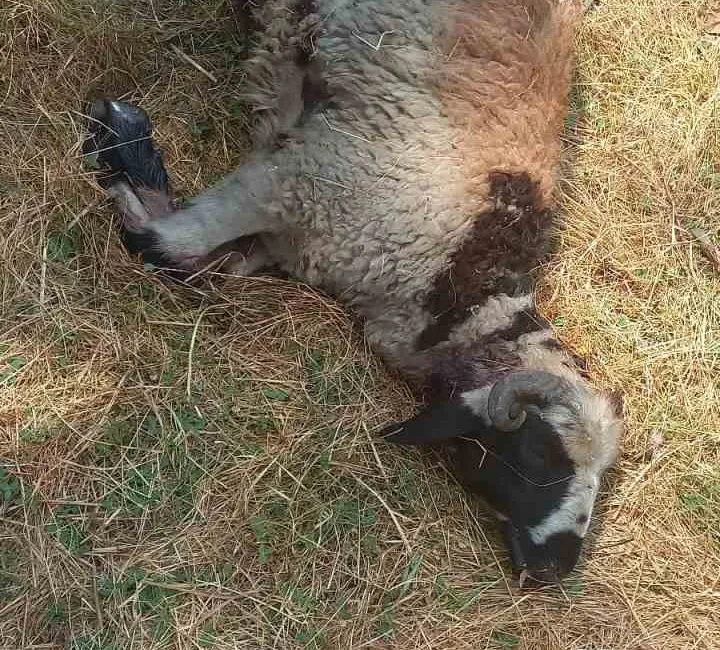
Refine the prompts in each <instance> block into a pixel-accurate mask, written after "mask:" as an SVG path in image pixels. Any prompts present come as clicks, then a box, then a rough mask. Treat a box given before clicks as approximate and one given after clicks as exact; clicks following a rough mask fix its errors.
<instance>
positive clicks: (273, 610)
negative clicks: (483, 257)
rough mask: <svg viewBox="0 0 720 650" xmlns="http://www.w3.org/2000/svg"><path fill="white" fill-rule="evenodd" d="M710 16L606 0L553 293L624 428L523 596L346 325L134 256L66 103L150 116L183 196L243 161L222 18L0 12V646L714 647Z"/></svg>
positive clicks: (686, 4) (715, 142)
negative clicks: (171, 279) (104, 103)
mask: <svg viewBox="0 0 720 650" xmlns="http://www.w3.org/2000/svg"><path fill="white" fill-rule="evenodd" d="M710 17H711V5H710V3H706V2H703V1H693V0H622V1H621V0H603V2H602V3H601V5H600V6H599V7H598V8H597V9H596V10H595V11H594V12H592V13H591V14H590V15H589V16H588V17H587V20H586V22H585V25H584V27H583V29H582V32H581V34H580V35H579V38H578V47H579V61H578V85H577V88H576V91H575V93H574V98H575V99H574V102H573V104H574V110H573V113H572V115H571V116H570V118H569V119H568V129H569V131H570V132H571V133H572V134H573V135H574V139H577V140H578V142H579V145H578V146H577V151H576V153H575V159H574V162H573V165H572V168H571V169H570V170H569V171H568V175H567V179H566V181H565V182H564V183H563V186H562V197H561V203H562V206H563V208H564V211H565V213H566V214H567V221H568V227H567V230H566V231H565V232H564V234H563V245H562V250H561V253H560V255H559V256H558V257H557V259H556V260H555V261H554V262H553V264H552V265H551V267H550V268H549V269H548V275H547V281H546V282H545V283H544V285H543V287H542V288H541V303H542V307H543V310H544V311H545V313H546V315H548V317H549V318H551V319H552V320H553V322H554V323H555V325H556V326H557V329H558V332H559V334H560V335H561V337H562V338H563V339H564V340H565V341H567V342H568V344H570V345H571V346H573V347H574V348H575V349H576V350H577V351H579V352H581V353H583V354H587V355H588V357H589V359H590V365H591V371H592V374H593V376H594V378H595V380H596V381H597V383H598V384H600V385H603V386H607V387H612V388H619V389H622V390H623V391H624V393H625V403H626V411H627V416H628V428H627V433H626V435H625V439H624V444H623V454H622V457H621V460H620V462H619V463H618V467H617V469H616V470H615V471H614V472H613V473H612V476H611V477H609V479H610V480H609V481H608V485H612V490H610V489H608V490H606V494H605V495H604V496H603V499H602V505H601V508H600V510H601V513H602V522H599V521H598V522H596V524H595V525H594V526H593V528H592V529H591V530H592V536H591V540H590V541H591V544H590V546H589V547H588V553H587V555H586V557H585V561H583V563H582V564H581V566H580V568H579V570H578V571H576V572H575V573H574V574H573V575H572V576H571V577H570V578H569V579H568V580H567V581H566V583H565V584H564V585H563V587H562V588H557V587H548V588H546V589H543V590H541V591H537V592H530V593H517V592H516V591H515V590H514V588H513V586H512V585H511V584H510V583H509V581H508V578H507V577H506V576H507V573H508V569H509V566H508V562H507V557H506V554H505V550H504V547H503V545H502V543H501V542H500V540H499V539H498V538H497V536H496V535H495V531H494V527H493V526H492V523H491V520H490V519H489V517H488V516H487V514H486V513H485V511H484V510H483V509H482V507H481V506H480V505H478V504H477V503H476V502H474V501H472V500H470V499H468V498H466V497H465V496H464V494H463V492H462V490H461V489H460V488H459V487H457V485H456V484H454V483H453V481H452V480H451V478H450V477H449V476H448V475H447V473H446V472H445V471H444V470H443V468H442V467H441V466H440V465H439V464H437V463H435V461H433V459H432V458H428V457H425V456H423V455H421V454H419V453H414V452H411V451H407V450H398V449H396V448H388V447H386V446H384V445H382V444H381V443H377V442H374V441H373V438H372V433H373V431H375V430H376V429H377V427H378V426H380V425H381V424H383V423H386V422H387V421H388V420H390V419H391V418H394V417H400V416H402V415H407V414H409V413H410V412H411V411H412V409H413V404H412V401H411V399H410V396H409V393H408V392H407V390H406V389H405V388H404V387H403V386H402V385H401V384H399V383H398V382H397V381H396V380H394V379H393V378H391V377H390V376H389V375H388V374H387V373H386V372H385V371H384V370H383V368H382V366H381V365H380V364H379V363H378V362H377V361H376V360H374V359H373V357H372V356H371V355H370V354H369V352H368V351H367V349H366V348H365V347H364V345H363V342H362V340H360V339H359V338H358V337H357V336H356V335H355V334H353V332H352V330H351V327H350V322H349V319H348V317H347V316H346V315H345V314H344V312H343V311H342V309H341V308H339V307H338V306H336V305H334V304H333V303H332V302H330V301H328V300H327V299H324V298H323V297H321V296H319V295H317V294H315V293H313V292H312V291H310V290H309V289H307V288H304V287H298V286H296V285H294V284H292V283H289V282H282V281H280V280H270V279H252V280H243V279H223V278H216V279H215V280H213V283H214V285H215V287H214V289H213V290H210V289H208V290H207V291H204V292H192V291H190V290H183V289H181V288H179V287H167V286H165V285H163V284H162V283H161V282H160V281H159V280H157V279H155V278H153V277H152V276H150V275H148V274H147V273H145V271H144V270H143V268H142V266H141V265H139V264H138V263H137V262H135V261H133V260H131V259H130V258H129V257H128V256H127V255H126V254H125V252H124V251H123V249H122V247H121V246H120V244H119V241H118V237H117V233H116V230H115V227H114V225H113V212H112V208H111V206H110V204H109V202H108V201H107V199H106V197H105V196H104V195H103V194H102V193H101V192H100V191H98V189H97V187H96V186H95V185H94V182H93V180H92V177H91V176H90V175H89V174H88V173H87V172H84V171H83V167H82V164H81V161H80V157H79V146H80V144H81V142H82V128H83V126H82V125H83V120H82V116H81V113H80V112H81V111H82V107H83V100H84V99H86V98H88V97H95V96H100V95H103V94H107V95H110V96H113V97H122V98H127V99H130V100H132V101H136V102H139V103H140V104H141V105H142V106H143V107H145V108H146V109H147V110H148V111H149V112H150V113H151V115H153V117H154V120H155V123H156V127H157V136H158V140H159V142H160V144H161V145H162V147H163V150H164V152H165V156H166V161H167V163H168V166H169V168H170V170H171V172H172V174H173V178H174V182H175V185H176V188H177V189H178V190H179V191H180V192H182V193H183V194H184V195H193V194H195V193H197V192H199V191H200V190H201V189H202V188H204V187H206V186H207V185H208V184H209V183H210V182H212V181H213V180H215V179H217V178H219V177H220V176H222V175H223V174H224V173H225V172H226V171H227V170H229V169H230V168H232V167H233V166H234V165H236V164H237V163H238V162H240V161H241V160H242V159H243V156H244V155H245V153H246V151H247V146H246V140H245V122H244V119H245V118H244V112H243V107H242V105H241V104H240V103H239V102H238V100H237V89H238V88H240V87H241V86H242V83H243V78H242V74H241V72H240V70H239V67H238V60H239V57H240V56H241V55H242V51H243V43H242V42H240V41H239V40H238V37H237V36H236V34H235V32H234V29H235V27H234V24H233V21H232V19H231V18H230V14H229V12H228V10H227V7H225V5H224V3H223V2H222V1H221V0H201V1H200V0H199V1H190V0H146V1H143V0H134V1H131V0H121V1H119V2H111V1H110V0H3V2H2V5H1V6H0V259H1V261H2V269H3V270H2V274H1V275H0V286H1V287H2V295H1V299H2V313H1V316H0V647H1V648H3V649H4V648H7V649H16V648H18V649H19V648H23V649H30V648H37V649H40V648H43V649H50V648H68V649H72V650H111V649H113V650H120V649H126V648H128V649H129V648H133V649H141V648H142V649H143V650H155V649H159V648H182V649H189V648H212V649H218V650H220V649H225V648H248V649H263V650H265V649H269V648H278V649H283V650H288V649H295V648H310V649H314V648H317V649H320V648H326V649H329V650H340V649H350V648H353V649H359V648H398V649H402V650H412V649H414V648H428V649H433V650H441V649H447V650H463V649H467V650H470V649H472V650H480V649H510V648H512V649H515V648H517V649H525V650H545V649H553V650H570V649H572V650H590V649H593V650H601V649H602V650H631V649H633V650H634V649H637V650H641V649H642V650H650V649H660V650H681V649H688V650H689V649H691V648H692V649H696V648H697V649H716V648H718V647H720V584H719V580H720V298H719V294H720V274H719V273H718V271H717V270H716V269H714V268H713V266H712V265H711V264H710V263H709V262H708V261H707V259H706V258H705V256H704V255H703V254H702V251H701V249H700V248H699V247H698V246H697V245H696V244H695V243H694V242H693V241H692V237H690V236H689V235H688V228H690V227H695V226H699V227H702V228H703V229H704V230H705V231H706V232H707V233H708V234H709V235H710V237H711V238H714V241H715V243H716V244H717V243H718V241H719V240H720V218H719V217H718V215H719V214H720V122H719V121H718V118H719V116H720V115H719V110H718V107H719V104H718V97H719V96H720V36H714V35H713V34H711V33H707V32H708V29H709V28H708V27H707V25H708V20H709V18H710ZM717 22H718V21H712V20H711V21H710V23H712V24H716V23H717ZM709 31H710V32H712V31H713V29H712V28H710V29H709ZM173 46H175V47H176V48H179V50H180V51H182V52H184V53H186V54H187V55H189V56H190V57H191V58H192V59H193V60H194V61H195V62H197V63H199V64H200V66H201V67H202V68H204V69H205V71H206V72H209V73H210V75H208V74H205V73H203V72H202V71H200V70H198V69H197V68H195V67H193V66H192V65H190V64H189V63H188V62H187V60H186V59H183V58H182V57H180V56H179V55H178V54H177V50H175V49H173ZM211 76H212V77H214V80H212V79H211V78H210V77H211Z"/></svg>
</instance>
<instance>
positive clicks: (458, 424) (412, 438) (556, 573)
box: [386, 371, 623, 582]
mask: <svg viewBox="0 0 720 650" xmlns="http://www.w3.org/2000/svg"><path fill="white" fill-rule="evenodd" d="M622 426H623V425H622V416H621V407H620V406H619V405H618V404H617V403H616V400H614V399H613V398H611V397H610V396H607V395H605V394H601V393H598V392H595V391H593V390H592V389H590V388H589V387H588V386H587V385H586V384H585V383H584V382H582V381H581V380H580V379H579V378H578V379H577V380H575V379H568V378H566V377H561V376H558V375H554V374H550V373H547V372H536V371H522V372H514V373H510V374H509V375H507V376H505V377H504V378H503V379H501V380H500V381H498V382H497V383H496V384H494V385H492V386H487V387H484V388H480V389H477V390H472V391H468V392H465V393H462V394H461V395H460V396H459V398H458V399H455V400H452V401H449V402H445V403H443V404H440V405H431V406H429V407H428V408H427V409H426V410H424V411H423V412H421V413H420V414H419V415H418V416H416V417H415V418H413V419H411V420H408V421H407V422H404V423H402V424H399V425H395V426H394V427H392V428H389V429H388V430H390V431H392V433H391V434H390V435H388V436H387V438H386V440H388V441H390V442H394V443H399V444H418V445H421V444H437V443H445V444H448V445H449V446H450V450H451V457H452V461H453V465H454V468H455V470H456V471H457V475H458V478H459V479H460V480H461V482H462V483H464V484H465V485H466V486H467V487H468V488H469V489H471V490H472V491H473V492H475V493H477V494H478V495H479V496H481V497H482V498H483V499H484V500H485V501H486V502H487V503H488V505H490V507H491V508H492V509H493V510H494V511H495V513H496V515H497V516H498V518H499V519H500V520H501V521H502V522H503V526H504V531H505V535H506V540H507V543H508V546H509V548H510V551H511V556H512V562H513V565H514V568H515V570H516V571H517V572H519V573H520V576H521V582H522V580H524V577H525V576H527V575H529V576H531V577H532V578H534V579H535V580H536V581H541V582H555V581H557V580H560V579H562V578H563V577H565V576H566V575H567V574H568V573H569V572H570V571H571V570H572V569H573V568H574V567H575V564H576V563H577V561H578V558H579V555H580V550H581V547H582V543H583V539H584V537H585V534H586V532H587V530H588V526H589V522H590V516H591V514H592V510H593V506H594V503H595V500H596V497H597V493H598V488H599V485H600V480H601V478H602V475H603V474H604V472H605V471H606V470H607V469H608V468H609V467H610V466H611V465H612V463H613V462H614V460H615V458H616V456H617V451H618V446H619V440H620V435H621V432H622Z"/></svg>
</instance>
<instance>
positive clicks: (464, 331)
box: [86, 0, 624, 583]
mask: <svg viewBox="0 0 720 650" xmlns="http://www.w3.org/2000/svg"><path fill="white" fill-rule="evenodd" d="M582 4H583V3H582V2H581V0H482V1H481V0H445V1H442V0H362V1H361V0H316V1H311V0H272V1H268V2H265V3H260V4H259V5H257V6H250V7H249V8H247V7H246V10H247V11H248V12H249V15H251V17H252V21H250V22H251V23H253V24H256V25H259V26H260V29H259V31H258V32H257V33H256V34H255V40H254V48H253V50H252V52H251V53H250V56H249V58H248V59H247V60H246V62H245V65H246V70H247V85H246V87H244V88H243V89H241V90H242V94H243V97H244V99H245V101H247V102H248V104H249V105H250V106H251V107H252V109H253V110H252V112H251V114H252V116H253V124H252V133H253V136H254V142H255V147H254V150H253V152H252V153H251V155H250V156H249V157H248V159H247V160H246V162H245V163H244V164H243V165H242V166H241V167H240V168H239V169H238V170H237V171H235V172H233V173H231V174H230V175H228V176H227V177H226V178H224V179H223V180H221V181H220V182H219V183H218V184H217V185H215V186H213V187H211V188H210V189H208V190H206V191H205V192H203V193H202V194H200V195H199V196H197V197H196V198H194V199H192V200H190V201H189V202H187V204H186V205H185V206H184V207H183V208H182V209H177V208H176V206H175V204H174V199H173V196H172V190H171V187H170V182H169V179H168V175H167V173H166V171H165V167H164V165H163V162H162V157H161V154H160V153H159V151H158V150H157V148H156V146H155V144H154V142H153V140H152V124H151V120H150V118H149V116H148V115H147V114H146V113H145V112H144V111H143V110H142V109H141V108H139V107H137V106H134V105H131V104H128V103H125V102H119V101H112V100H107V99H98V100H95V101H94V102H93V103H92V104H91V107H90V109H89V111H90V117H91V119H90V121H89V131H90V138H89V139H88V141H87V143H86V153H93V152H94V153H95V155H96V158H97V161H98V164H99V165H100V167H101V168H102V169H103V170H104V171H103V173H102V174H100V175H99V176H98V179H99V182H100V183H101V185H102V186H103V187H105V188H106V189H107V191H108V192H109V193H110V194H111V195H112V196H113V197H114V199H115V202H116V205H117V207H118V210H119V212H120V213H121V215H122V233H123V236H124V240H125V244H126V246H127V247H128V248H129V250H130V251H131V252H132V253H136V254H139V255H140V256H141V257H142V258H143V259H144V260H145V261H146V262H150V263H152V264H154V265H156V266H158V267H162V268H166V269H170V270H172V271H173V272H175V273H181V272H184V273H187V274H196V273H197V272H198V271H199V270H201V269H203V268H205V267H206V266H207V265H208V264H210V263H211V262H212V263H220V262H223V261H224V266H223V267H222V268H223V270H225V271H228V272H233V273H238V274H241V275H250V274H254V273H260V272H263V271H265V270H266V269H268V268H270V267H276V268H279V269H281V270H282V271H284V272H285V273H287V274H289V275H291V276H294V277H295V278H297V279H299V280H301V281H303V282H306V283H308V284H310V285H312V286H315V287H317V288H319V289H321V290H323V291H325V292H327V293H329V294H330V295H332V296H334V297H336V298H337V299H338V300H340V301H342V302H343V303H344V304H345V305H347V306H348V308H349V309H350V310H352V312H354V313H355V314H356V315H357V316H358V317H359V320H360V321H361V322H362V327H363V332H364V335H365V337H366V338H367V340H368V342H369V343H370V345H371V346H372V348H373V349H374V350H375V351H376V353H377V354H379V355H380V356H381V358H382V359H384V361H385V363H386V364H387V365H388V366H389V367H390V368H392V369H394V370H396V371H397V372H398V373H399V374H400V375H402V376H403V377H404V378H405V379H406V380H407V382H408V383H409V385H410V386H411V387H412V388H413V390H414V391H415V393H416V395H417V397H418V400H419V401H421V402H422V403H423V404H424V406H423V407H422V408H421V410H420V411H419V413H418V414H417V415H416V416H415V417H413V418H411V419H409V420H408V421H405V422H400V423H395V424H391V425H389V426H388V427H387V428H386V429H385V430H384V432H383V435H384V436H385V440H386V441H388V442H389V443H392V444H398V445H420V446H427V447H430V448H438V449H440V450H442V451H443V453H446V454H447V459H448V463H449V466H450V467H451V468H452V471H453V473H454V474H455V475H456V476H457V478H458V480H459V482H460V483H461V484H462V485H464V486H465V487H466V488H467V489H468V490H469V491H471V492H472V493H474V494H476V495H477V496H479V497H480V498H481V499H482V500H484V501H485V502H486V503H487V505H488V506H489V508H490V510H491V511H492V512H493V513H494V514H495V516H496V517H497V519H498V520H499V522H500V527H501V529H502V531H503V533H504V536H505V539H506V543H507V546H508V549H509V552H510V559H511V562H512V565H513V570H514V572H515V574H516V575H519V577H520V580H521V583H522V581H523V580H524V579H525V578H526V577H530V578H532V580H534V581H535V582H557V581H560V580H562V579H563V578H564V577H565V576H567V575H568V574H569V573H570V572H571V571H572V570H573V569H574V568H575V566H576V564H577V562H578V560H579V558H580V556H581V548H582V545H583V540H584V538H585V536H586V532H587V530H588V526H589V523H590V518H591V514H592V511H593V508H594V504H595V501H596V497H597V494H598V489H599V486H600V482H601V478H602V477H603V475H604V473H605V472H606V470H607V469H608V468H610V467H611V466H612V464H613V463H614V462H615V460H616V457H617V455H618V452H619V445H620V438H621V435H622V430H623V427H624V418H623V413H622V398H619V397H618V396H614V395H612V394H610V393H607V392H604V391H601V390H598V389H595V388H593V387H592V385H591V384H590V383H589V381H588V379H587V377H586V376H585V375H584V373H583V371H582V368H580V367H579V365H578V363H577V359H576V358H575V357H574V356H573V354H572V353H571V352H570V351H569V350H568V349H567V348H566V347H565V346H563V344H562V343H561V342H560V341H559V340H558V339H557V338H556V336H555V334H554V332H553V330H552V328H551V325H550V324H549V323H548V322H547V321H546V320H544V319H543V318H542V317H541V316H540V314H539V313H538V310H537V309H536V305H535V299H534V286H535V283H536V281H537V277H538V272H537V269H538V268H539V266H540V265H541V264H542V263H543V262H544V261H545V260H546V259H547V256H548V255H549V254H550V253H551V251H552V248H553V247H552V244H553V240H554V238H553V236H552V234H553V232H554V230H555V228H556V226H557V225H558V223H557V221H558V218H557V210H556V209H555V207H554V202H553V195H554V193H555V188H556V185H557V176H558V167H559V159H560V146H561V143H560V134H561V131H562V125H563V121H564V119H565V115H566V111H567V103H568V92H569V86H570V77H571V69H572V60H573V39H574V33H575V27H576V25H577V23H578V21H579V19H580V17H581V15H582V12H583V7H582Z"/></svg>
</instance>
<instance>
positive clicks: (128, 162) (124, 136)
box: [83, 99, 170, 193]
mask: <svg viewBox="0 0 720 650" xmlns="http://www.w3.org/2000/svg"><path fill="white" fill-rule="evenodd" d="M87 115H88V116H89V120H88V131H89V132H90V137H89V138H88V139H87V140H86V141H85V143H84V144H83V156H84V157H85V158H86V160H93V159H94V162H95V166H96V167H97V168H99V171H100V174H99V176H98V182H99V183H100V185H101V186H102V187H104V188H108V187H110V186H111V185H112V184H113V182H116V181H118V180H124V181H126V182H129V183H130V185H131V186H132V187H135V188H147V189H150V190H157V191H160V192H163V193H169V186H170V182H169V179H168V175H167V172H166V171H165V166H164V165H163V162H162V157H161V156H160V152H159V151H158V149H157V147H156V146H155V143H154V142H153V139H152V121H151V120H150V117H149V116H148V114H147V113H146V112H145V111H144V110H143V109H142V108H139V107H137V106H133V105H132V104H128V103H127V102H118V101H111V100H106V99H98V100H96V101H94V102H92V103H91V104H90V106H89V108H88V110H87Z"/></svg>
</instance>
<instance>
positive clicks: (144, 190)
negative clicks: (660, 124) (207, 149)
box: [84, 100, 282, 272]
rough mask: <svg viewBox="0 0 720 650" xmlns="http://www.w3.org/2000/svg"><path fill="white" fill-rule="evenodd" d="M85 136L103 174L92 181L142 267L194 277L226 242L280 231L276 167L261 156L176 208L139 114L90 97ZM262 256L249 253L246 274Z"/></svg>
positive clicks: (258, 252)
mask: <svg viewBox="0 0 720 650" xmlns="http://www.w3.org/2000/svg"><path fill="white" fill-rule="evenodd" d="M90 134H91V137H90V138H89V139H88V141H87V142H86V143H85V146H84V154H85V155H86V156H90V155H94V156H96V161H97V165H98V166H99V167H100V168H101V169H102V170H103V173H102V175H101V176H99V182H100V184H101V185H102V186H103V187H105V188H106V189H107V190H108V192H109V193H110V194H111V195H112V196H113V198H114V199H115V202H116V204H117V206H118V208H119V210H120V212H121V215H122V226H121V228H122V233H123V239H124V241H125V244H126V246H127V247H128V249H129V250H130V252H131V253H136V254H139V255H141V256H142V258H143V260H144V261H146V262H150V263H152V264H154V265H156V266H159V267H161V268H172V269H182V270H186V271H190V272H194V271H197V270H198V269H201V268H203V267H205V266H206V265H207V264H209V263H210V262H211V261H212V260H213V258H214V257H217V255H213V253H214V252H216V251H218V250H219V249H221V248H224V249H226V250H228V249H230V250H231V249H232V244H230V242H232V241H233V240H236V239H238V238H248V237H251V236H253V235H256V234H257V233H261V232H278V231H280V230H281V229H282V222H281V220H280V217H279V215H280V213H281V211H280V210H278V209H277V206H276V205H273V197H275V196H277V194H278V185H279V168H278V165H277V164H275V163H273V161H272V160H271V158H270V156H269V155H267V154H257V155H255V156H254V157H253V158H252V159H251V160H250V161H249V162H248V163H246V164H245V165H243V167H241V168H240V169H239V170H238V171H236V172H235V173H233V174H231V175H229V176H228V177H226V178H225V179H223V181H221V182H220V183H219V184H218V185H216V186H215V187H212V188H210V189H209V190H207V191H206V192H204V193H203V194H201V195H200V196H198V197H196V198H194V199H192V200H190V201H189V202H188V204H187V207H185V208H183V209H180V210H178V209H175V205H174V201H173V197H172V188H171V186H170V182H169V179H168V175H167V172H166V170H165V167H164V165H163V162H162V158H161V156H160V153H159V151H158V149H157V147H156V146H155V143H154V141H153V139H152V123H151V120H150V118H149V116H148V115H147V113H145V111H143V110H142V109H141V108H138V107H136V106H133V105H131V104H128V103H126V102H116V101H107V100H98V101H96V102H94V103H93V104H92V106H91V109H90ZM273 208H274V209H273ZM262 251H263V249H262V247H259V246H258V247H256V248H255V251H254V254H253V258H252V264H251V265H250V267H247V269H248V270H249V271H254V270H257V269H258V268H260V267H262V266H263V265H264V262H265V260H264V259H263V253H262Z"/></svg>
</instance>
